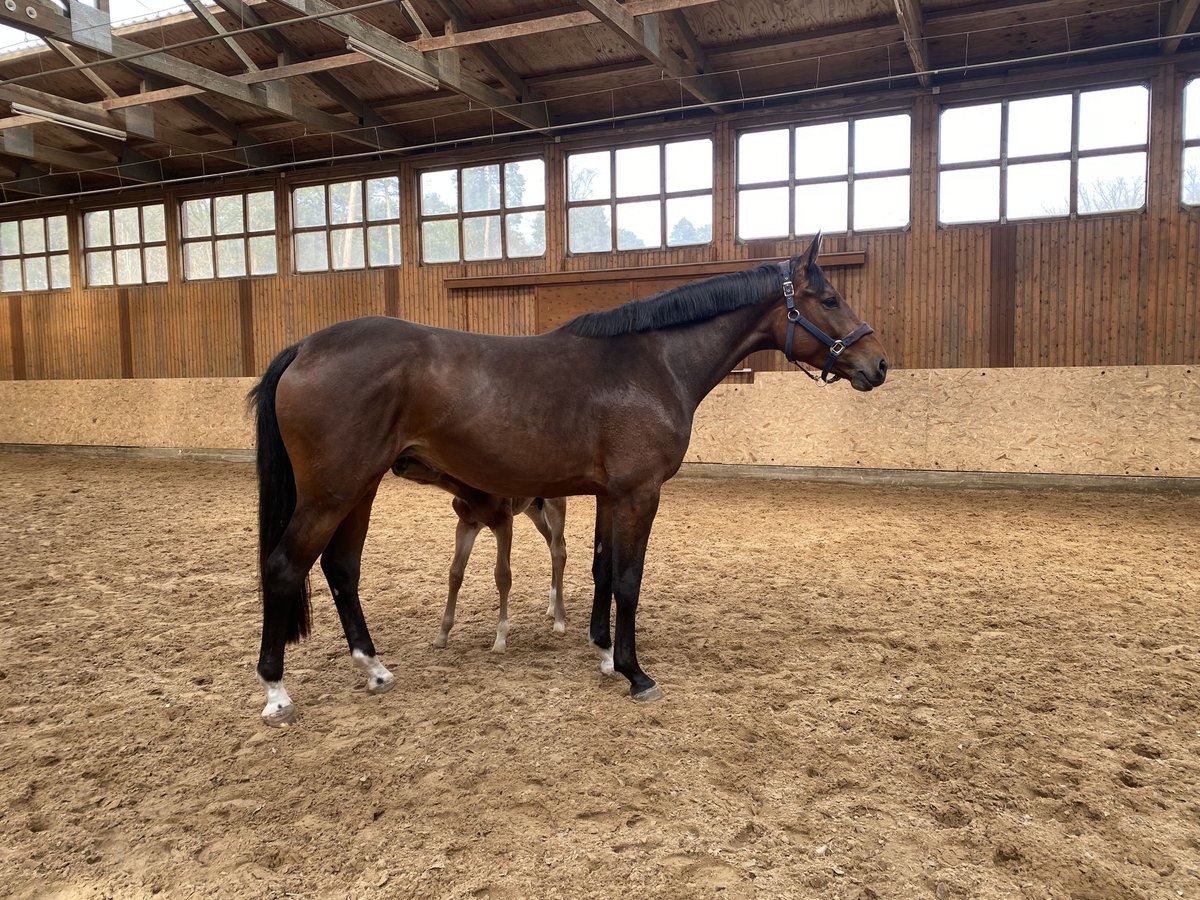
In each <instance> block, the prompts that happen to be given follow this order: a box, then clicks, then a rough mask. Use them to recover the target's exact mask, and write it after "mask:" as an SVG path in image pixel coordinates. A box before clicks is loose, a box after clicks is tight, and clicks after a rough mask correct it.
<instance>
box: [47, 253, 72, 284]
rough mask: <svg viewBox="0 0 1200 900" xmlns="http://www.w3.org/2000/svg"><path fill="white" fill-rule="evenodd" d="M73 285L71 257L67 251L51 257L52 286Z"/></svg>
mask: <svg viewBox="0 0 1200 900" xmlns="http://www.w3.org/2000/svg"><path fill="white" fill-rule="evenodd" d="M70 286H71V258H70V257H69V256H67V255H66V254H65V253H61V254H56V255H54V256H51V257H50V287H52V288H56V289H57V288H68V287H70Z"/></svg>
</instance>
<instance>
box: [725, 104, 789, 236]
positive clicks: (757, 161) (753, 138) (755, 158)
mask: <svg viewBox="0 0 1200 900" xmlns="http://www.w3.org/2000/svg"><path fill="white" fill-rule="evenodd" d="M790 152H791V151H790V150H789V148H788V129H786V128H781V129H779V130H778V131H753V132H750V133H749V134H743V135H740V136H739V137H738V152H737V156H738V160H737V165H738V184H762V183H763V182H767V181H787V179H788V154H789V153H790ZM781 233H782V234H787V229H786V228H785V229H784V230H783V232H781Z"/></svg>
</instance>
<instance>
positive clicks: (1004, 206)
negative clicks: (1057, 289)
mask: <svg viewBox="0 0 1200 900" xmlns="http://www.w3.org/2000/svg"><path fill="white" fill-rule="evenodd" d="M1130 87H1142V88H1145V89H1146V139H1145V140H1144V141H1143V142H1142V143H1140V144H1122V145H1121V146H1118V147H1100V148H1098V149H1094V150H1080V149H1079V112H1080V97H1081V96H1082V95H1083V94H1089V93H1094V92H1097V91H1106V90H1117V89H1120V88H1130ZM1068 96H1069V97H1070V98H1071V146H1070V148H1069V149H1068V150H1065V151H1061V152H1058V153H1040V154H1037V155H1034V156H1019V157H1017V158H1016V159H1015V160H1011V159H1009V156H1008V122H1009V115H1008V107H1009V104H1010V103H1013V102H1018V101H1021V100H1037V99H1044V98H1049V97H1068ZM994 103H999V104H1000V142H999V155H998V156H995V157H990V158H988V159H986V160H978V159H977V160H970V161H968V162H958V163H945V164H943V163H942V160H941V147H942V114H943V113H945V112H946V111H947V110H951V109H967V108H970V107H975V106H990V105H992V104H994ZM1153 110H1154V96H1153V87H1152V86H1151V84H1150V83H1149V82H1147V81H1131V82H1123V83H1120V84H1109V85H1102V86H1096V85H1092V86H1088V87H1077V88H1072V89H1071V90H1067V91H1064V90H1056V91H1039V92H1037V93H1032V94H1020V95H1017V96H1011V97H1000V98H997V99H991V100H975V101H971V102H964V103H952V104H944V105H942V106H941V107H940V108H939V109H938V119H937V124H938V127H937V148H938V159H937V213H936V217H937V227H938V228H958V227H962V226H967V227H969V226H975V225H1007V224H1009V223H1016V222H1042V221H1052V220H1054V219H1070V220H1075V219H1078V218H1080V217H1087V218H1091V217H1093V216H1115V215H1126V214H1130V213H1143V212H1145V211H1146V205H1147V203H1148V202H1149V193H1150V191H1149V181H1150V131H1151V122H1150V116H1151V114H1152V113H1153ZM1197 143H1198V144H1200V140H1198V141H1197ZM1129 153H1144V154H1145V156H1146V170H1145V176H1144V179H1143V185H1144V188H1143V192H1142V203H1141V206H1137V207H1133V208H1129V209H1101V210H1094V211H1090V212H1080V211H1079V161H1080V160H1081V159H1095V158H1098V157H1103V156H1120V155H1122V154H1129ZM1046 162H1069V163H1070V166H1071V169H1070V174H1069V175H1068V184H1067V212H1066V213H1065V214H1061V215H1046V216H1020V217H1017V218H1013V217H1010V216H1009V215H1008V169H1009V167H1010V166H1012V165H1018V166H1023V165H1030V164H1034V163H1046ZM997 167H998V168H999V170H1000V171H999V188H998V189H999V192H1000V196H999V201H1000V202H999V207H998V210H999V212H998V217H997V218H995V219H973V220H971V221H969V222H943V221H942V173H943V172H956V171H958V172H961V171H967V170H970V169H991V168H997Z"/></svg>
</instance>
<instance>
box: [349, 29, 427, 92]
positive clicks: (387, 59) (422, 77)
mask: <svg viewBox="0 0 1200 900" xmlns="http://www.w3.org/2000/svg"><path fill="white" fill-rule="evenodd" d="M346 49H347V50H354V51H355V52H357V53H361V54H362V55H363V56H365V57H367V58H368V59H370V60H371V61H372V62H377V63H379V64H380V65H381V66H387V67H388V68H389V69H391V70H393V71H395V72H399V73H400V74H401V75H405V76H407V77H408V78H411V79H412V80H413V81H417V82H420V83H421V84H423V85H425V87H427V88H429V89H430V90H434V91H436V90H437V89H438V88H439V87H441V83H440V82H439V81H438V80H437V79H436V78H434V77H433V76H432V75H430V74H429V73H428V72H426V71H424V70H423V69H418V68H417V67H416V66H414V65H413V64H412V63H407V62H405V61H404V60H402V59H396V57H394V56H392V55H391V54H388V53H384V52H383V51H382V50H380V49H379V48H378V47H372V46H371V45H370V44H364V43H363V42H362V41H360V40H359V39H358V38H352V37H351V38H346Z"/></svg>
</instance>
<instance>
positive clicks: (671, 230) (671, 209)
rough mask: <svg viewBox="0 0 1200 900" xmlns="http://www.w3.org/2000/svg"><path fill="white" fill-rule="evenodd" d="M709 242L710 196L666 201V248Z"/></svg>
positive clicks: (710, 221) (710, 223) (710, 238)
mask: <svg viewBox="0 0 1200 900" xmlns="http://www.w3.org/2000/svg"><path fill="white" fill-rule="evenodd" d="M668 171H669V169H668ZM667 177H668V178H669V177H670V176H669V175H668V176H667ZM710 241H712V194H705V195H704V196H703V197H674V198H672V199H670V200H668V201H667V246H668V247H682V246H685V245H687V244H707V243H709V242H710Z"/></svg>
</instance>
